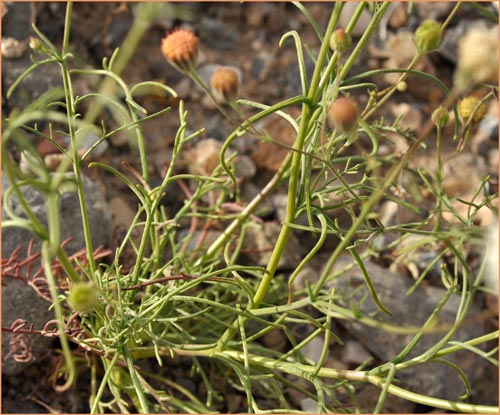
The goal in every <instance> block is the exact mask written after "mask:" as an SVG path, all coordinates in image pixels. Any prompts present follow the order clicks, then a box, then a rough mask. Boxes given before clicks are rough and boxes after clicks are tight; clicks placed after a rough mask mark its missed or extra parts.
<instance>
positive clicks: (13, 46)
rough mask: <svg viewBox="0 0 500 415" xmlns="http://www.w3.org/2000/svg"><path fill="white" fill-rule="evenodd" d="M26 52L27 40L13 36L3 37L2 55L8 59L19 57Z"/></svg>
mask: <svg viewBox="0 0 500 415" xmlns="http://www.w3.org/2000/svg"><path fill="white" fill-rule="evenodd" d="M25 52H26V42H21V41H19V40H17V39H14V38H13V37H2V56H3V57H4V58H7V59H17V58H20V57H21V56H23V55H24V53H25Z"/></svg>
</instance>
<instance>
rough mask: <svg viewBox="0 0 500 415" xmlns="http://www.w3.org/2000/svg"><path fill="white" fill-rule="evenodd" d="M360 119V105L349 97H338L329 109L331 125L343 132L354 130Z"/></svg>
mask: <svg viewBox="0 0 500 415" xmlns="http://www.w3.org/2000/svg"><path fill="white" fill-rule="evenodd" d="M357 120H358V106H357V104H356V103H355V102H354V101H353V100H352V99H351V98H348V97H340V98H337V99H336V100H335V101H334V102H332V104H331V105H330V108H329V109H328V121H329V123H330V127H332V128H336V129H338V130H340V131H342V132H348V131H352V130H353V129H354V127H356V124H357Z"/></svg>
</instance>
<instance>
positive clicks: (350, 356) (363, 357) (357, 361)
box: [342, 340, 372, 366]
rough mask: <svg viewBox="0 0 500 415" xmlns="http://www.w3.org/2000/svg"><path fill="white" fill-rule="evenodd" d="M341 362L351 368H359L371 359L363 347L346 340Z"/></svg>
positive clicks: (354, 341) (353, 341)
mask: <svg viewBox="0 0 500 415" xmlns="http://www.w3.org/2000/svg"><path fill="white" fill-rule="evenodd" d="M343 351H344V356H343V359H342V360H343V361H344V362H345V363H347V364H350V365H353V366H359V365H361V364H362V363H364V362H366V361H367V360H368V359H370V358H371V357H372V355H371V354H370V353H369V352H368V351H367V350H366V349H365V347H364V346H363V345H362V344H361V343H360V342H359V341H357V340H347V341H346V342H345V343H344V347H343Z"/></svg>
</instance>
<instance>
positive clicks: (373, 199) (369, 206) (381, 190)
mask: <svg viewBox="0 0 500 415" xmlns="http://www.w3.org/2000/svg"><path fill="white" fill-rule="evenodd" d="M457 97H458V91H457V90H456V89H453V90H452V91H451V92H450V95H449V96H448V98H447V99H446V102H445V103H444V104H443V108H444V110H447V109H448V108H449V107H450V106H451V105H452V104H453V103H454V102H455V101H456V99H457ZM434 127H435V125H434V122H433V121H432V120H429V121H428V122H427V123H426V124H425V125H424V127H423V128H422V133H421V135H420V137H419V138H418V139H417V140H416V141H415V142H414V143H413V145H412V146H411V147H410V148H409V149H408V151H407V152H406V153H405V154H404V155H403V157H402V158H401V160H400V161H399V162H398V163H397V164H395V165H394V166H393V167H392V168H391V169H390V170H389V171H388V173H387V174H386V175H385V177H384V178H383V179H382V180H381V182H380V186H379V187H378V188H377V189H376V190H375V191H374V192H373V193H372V195H371V196H370V198H369V199H368V200H367V201H366V202H365V203H364V204H363V206H362V207H361V212H360V213H359V215H358V217H357V218H356V220H355V221H354V223H353V224H352V225H351V227H350V228H349V230H348V231H347V233H346V234H345V235H344V236H343V237H342V240H341V241H340V243H339V244H338V245H337V248H335V251H334V252H333V253H332V255H331V256H330V258H329V259H328V262H327V263H326V265H325V268H324V269H323V272H322V273H321V276H320V278H319V279H318V281H317V282H316V284H315V286H314V288H313V293H314V295H317V294H318V293H319V291H320V290H321V288H322V286H323V285H324V283H325V281H326V280H327V278H328V276H329V274H330V271H331V269H332V268H333V266H334V264H335V262H336V261H337V259H338V258H339V257H340V255H341V254H342V252H344V250H345V249H346V248H347V247H348V246H349V244H350V242H351V239H352V238H353V237H354V236H355V235H356V232H357V231H358V229H359V227H360V226H361V225H362V224H363V222H364V221H365V219H366V218H367V216H368V215H369V214H370V213H371V212H372V211H373V208H374V207H375V205H376V204H377V203H378V201H379V200H380V199H381V198H382V197H383V196H384V194H385V192H386V191H387V189H388V188H389V187H390V186H392V184H393V183H394V180H396V178H397V177H398V175H399V174H400V173H401V171H402V170H403V169H404V167H405V166H407V165H408V162H409V161H410V159H411V158H412V157H413V154H414V153H415V152H416V151H417V149H418V148H419V147H420V145H421V144H422V143H423V142H424V141H425V139H426V138H427V136H428V135H429V134H430V133H431V131H432V130H433V129H434Z"/></svg>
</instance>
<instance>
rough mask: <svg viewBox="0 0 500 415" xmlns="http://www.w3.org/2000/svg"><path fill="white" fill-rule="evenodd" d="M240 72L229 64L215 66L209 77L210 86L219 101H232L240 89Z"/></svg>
mask: <svg viewBox="0 0 500 415" xmlns="http://www.w3.org/2000/svg"><path fill="white" fill-rule="evenodd" d="M240 82H241V81H240V74H239V72H238V70H236V69H235V68H232V67H229V66H221V67H219V68H217V69H216V70H215V71H214V73H213V74H212V77H211V78H210V87H211V88H212V91H213V93H214V95H215V98H216V99H217V100H218V101H220V102H230V101H234V100H235V99H236V98H237V97H238V93H239V90H240Z"/></svg>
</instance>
